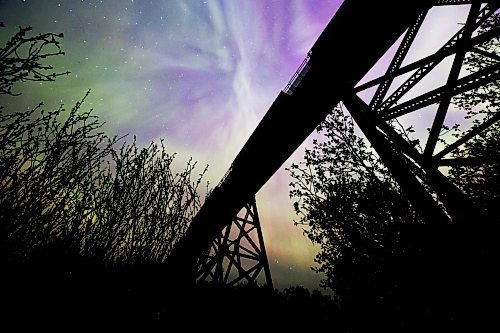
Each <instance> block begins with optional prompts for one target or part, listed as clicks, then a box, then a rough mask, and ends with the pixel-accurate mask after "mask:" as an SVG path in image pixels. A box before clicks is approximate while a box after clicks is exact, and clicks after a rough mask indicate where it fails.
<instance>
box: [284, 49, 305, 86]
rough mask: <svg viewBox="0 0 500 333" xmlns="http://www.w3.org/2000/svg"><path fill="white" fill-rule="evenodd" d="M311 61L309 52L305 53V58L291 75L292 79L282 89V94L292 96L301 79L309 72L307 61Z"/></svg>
mask: <svg viewBox="0 0 500 333" xmlns="http://www.w3.org/2000/svg"><path fill="white" fill-rule="evenodd" d="M310 59H311V51H309V52H308V53H307V56H306V58H305V59H304V61H302V63H301V64H300V66H299V68H298V69H297V70H296V71H295V73H294V74H293V76H292V78H291V79H290V81H289V82H288V84H287V85H286V87H285V89H283V92H284V93H285V94H287V95H290V96H291V95H292V94H293V92H294V91H295V89H296V88H297V87H298V86H299V84H300V82H301V81H302V78H303V77H304V76H306V74H307V72H309V68H310V67H309V65H308V63H309V60H310Z"/></svg>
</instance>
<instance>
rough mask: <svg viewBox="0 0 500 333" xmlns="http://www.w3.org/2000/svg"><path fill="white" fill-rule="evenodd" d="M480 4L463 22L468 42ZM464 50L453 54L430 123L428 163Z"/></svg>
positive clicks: (426, 146) (425, 157)
mask: <svg viewBox="0 0 500 333" xmlns="http://www.w3.org/2000/svg"><path fill="white" fill-rule="evenodd" d="M479 7H480V3H473V4H472V5H471V8H470V11H469V15H468V16H467V21H466V22H465V27H464V32H463V34H462V39H463V40H470V38H471V37H472V33H473V32H474V30H475V26H474V23H475V22H476V17H477V15H478V12H479ZM465 53H466V49H465V48H464V49H460V50H459V51H457V53H456V54H455V58H454V59H453V64H452V65H451V69H450V73H449V75H448V80H447V82H446V85H445V86H444V92H443V95H442V97H441V99H440V102H439V106H438V109H437V112H436V116H435V117H434V121H433V123H432V127H431V131H430V133H429V137H428V139H427V142H426V144H425V149H424V160H428V161H430V160H431V158H432V155H433V154H434V149H435V148H436V143H437V141H438V139H439V135H440V133H441V129H442V128H443V124H444V120H445V118H446V114H447V113H448V108H449V106H450V102H451V99H452V98H453V96H454V93H453V90H454V88H455V86H456V85H457V83H458V76H459V75H460V70H461V69H462V64H463V62H464V59H465Z"/></svg>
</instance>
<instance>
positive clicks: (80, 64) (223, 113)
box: [0, 0, 468, 287]
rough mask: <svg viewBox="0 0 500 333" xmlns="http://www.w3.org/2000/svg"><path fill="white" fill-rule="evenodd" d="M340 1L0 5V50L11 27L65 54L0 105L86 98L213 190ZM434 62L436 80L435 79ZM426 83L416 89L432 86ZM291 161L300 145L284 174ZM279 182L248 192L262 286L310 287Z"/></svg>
mask: <svg viewBox="0 0 500 333" xmlns="http://www.w3.org/2000/svg"><path fill="white" fill-rule="evenodd" d="M341 2H342V1H341V0H207V1H201V0H199V1H197V0H191V1H180V0H163V1H160V0H156V1H139V0H135V1H134V0H108V1H87V0H85V1H84V0H68V1H48V0H37V1H35V0H31V1H30V0H25V1H22V0H6V1H0V21H3V22H4V24H5V25H6V27H7V28H4V29H1V30H0V37H1V38H0V39H1V40H2V42H3V41H4V40H5V39H6V38H7V37H8V36H10V35H12V33H14V32H15V31H16V30H17V26H27V25H31V26H32V27H33V28H34V32H36V33H39V32H56V33H58V32H63V33H64V35H65V38H64V39H63V40H62V48H63V49H64V51H65V52H66V56H64V57H59V58H58V59H57V60H55V59H54V60H52V61H51V63H52V64H53V65H54V67H56V68H57V69H59V70H60V71H61V72H63V71H66V70H69V71H70V72H71V74H70V75H69V76H67V77H61V78H59V79H58V80H57V82H55V83H43V84H40V83H31V84H27V85H25V86H24V87H19V88H20V89H22V91H23V92H24V95H23V96H22V97H20V98H17V99H11V98H7V99H6V98H2V103H3V104H4V105H6V107H7V108H10V109H18V110H22V109H25V108H26V107H28V106H31V107H33V106H35V105H36V104H38V103H39V102H40V101H42V100H43V101H44V102H45V104H46V105H47V109H49V108H50V107H54V108H55V107H56V106H57V105H59V104H60V103H65V104H66V105H67V106H68V107H69V106H70V105H72V104H74V103H75V101H76V100H78V99H80V98H81V97H83V95H84V94H85V92H86V90H87V89H89V88H91V89H92V93H91V96H90V98H89V99H88V102H87V103H86V107H87V108H93V109H94V110H95V114H97V115H99V116H100V117H101V119H102V120H103V121H105V122H106V125H105V129H106V131H107V133H108V134H109V135H114V134H118V135H123V134H127V133H130V134H131V135H136V136H137V139H138V142H139V143H140V144H141V145H146V144H148V143H149V142H151V141H152V140H158V139H159V138H164V139H165V140H166V144H167V146H168V147H169V150H170V152H177V153H178V156H179V157H178V160H179V165H180V164H182V163H184V162H185V161H186V160H187V159H188V158H189V157H191V156H192V157H193V158H194V159H195V160H197V161H198V163H199V166H200V171H201V169H202V168H203V167H204V165H206V164H209V165H210V168H209V172H208V175H207V179H208V180H210V182H211V183H212V184H214V185H215V184H216V183H218V181H219V180H220V179H221V177H222V176H223V174H224V173H225V172H226V170H227V168H228V167H229V165H230V164H231V162H232V160H233V159H234V157H235V156H236V154H237V153H238V151H239V149H240V148H241V147H242V146H243V144H244V143H245V141H246V140H247V139H248V137H249V136H250V134H251V133H252V131H253V129H254V128H255V127H256V126H257V124H258V122H259V120H260V119H261V118H262V117H263V116H264V114H265V112H266V111H267V109H268V107H269V106H270V105H271V103H272V102H273V100H274V99H275V98H276V96H277V95H278V93H279V91H280V90H281V89H283V88H284V87H285V85H286V83H287V82H288V80H289V79H290V78H291V76H292V75H293V73H294V72H295V70H296V68H297V67H298V66H299V64H300V63H301V62H302V60H303V59H304V57H305V55H306V54H307V52H308V50H309V49H310V48H311V46H312V44H313V43H314V41H315V40H316V39H317V37H318V36H319V34H320V33H321V31H322V30H323V29H324V27H325V26H326V24H327V23H328V21H329V20H330V19H331V17H332V16H333V15H334V14H335V11H336V10H337V8H338V7H339V6H340V4H341ZM467 8H468V6H454V9H453V13H451V14H450V13H448V14H445V13H444V11H443V9H442V8H441V9H437V10H436V11H434V12H432V13H430V15H429V17H428V21H429V24H427V25H424V27H423V29H422V31H424V32H425V31H427V32H428V33H429V35H432V36H433V37H432V39H431V40H430V41H429V38H427V39H424V38H422V39H421V40H419V39H418V38H417V41H416V43H415V47H414V49H412V51H411V52H410V54H409V56H408V58H409V60H415V59H416V58H419V57H421V56H424V55H427V54H429V53H430V52H431V51H434V50H435V48H436V47H437V45H438V44H440V43H441V42H442V41H443V40H444V39H447V37H448V36H451V34H453V33H454V32H455V31H456V30H457V29H458V28H460V25H459V24H457V23H458V22H463V21H464V20H465V15H466V13H467ZM433 23H434V24H433ZM436 23H438V24H436ZM434 44H435V46H434ZM394 50H395V49H394ZM389 55H390V52H389V53H388V56H389ZM412 57H413V59H412ZM389 60H390V58H389V57H386V58H385V59H382V60H381V61H380V63H379V65H378V66H376V68H374V70H373V71H372V72H371V73H370V74H369V75H368V77H370V76H373V75H376V74H380V73H381V71H382V70H384V68H386V67H387V64H388V61H389ZM409 60H408V61H409ZM450 60H451V59H448V60H447V62H448V63H449V62H450ZM444 63H445V64H444V65H443V66H441V67H440V68H437V69H436V73H438V72H439V71H446V70H447V68H446V66H447V65H446V61H445V62H444ZM437 77H438V76H435V78H434V79H432V77H431V78H430V80H431V81H430V82H429V81H427V82H425V83H424V84H423V85H424V87H425V88H429V87H430V86H432V85H434V84H437V83H436V82H437V81H438V79H437ZM433 80H434V81H436V82H433ZM421 88H422V87H420V88H418V87H416V90H415V93H417V92H418V89H421ZM410 96H411V95H410ZM424 112H425V111H424ZM414 117H417V118H418V119H423V118H425V117H422V115H421V114H420V113H418V114H416V115H414ZM419 121H420V120H419ZM420 124H421V125H422V127H424V126H427V124H426V122H425V121H423V120H422V121H420ZM417 127H418V126H417ZM279 131H280V129H279V128H277V129H276V133H277V135H279ZM129 139H131V137H130V138H129ZM306 144H307V143H306ZM302 155H303V148H302V147H301V148H299V149H298V150H297V152H296V153H295V155H294V156H292V158H291V159H290V161H289V162H287V163H286V164H285V166H288V165H289V164H290V163H291V160H297V159H299V158H300V157H301V156H302ZM285 166H283V167H282V169H284V167H285ZM289 182H290V178H289V177H288V176H287V173H286V172H285V171H284V170H280V171H278V173H277V174H276V175H275V176H274V177H273V178H272V179H271V180H270V181H269V182H268V183H267V184H266V185H265V186H264V188H263V189H262V190H261V191H260V192H259V193H258V194H257V206H258V209H259V214H260V217H261V221H262V224H263V227H262V228H263V232H264V239H265V242H266V249H267V251H268V256H269V259H270V264H271V270H272V274H273V280H274V282H275V285H277V286H278V287H286V286H288V285H293V284H301V285H305V286H308V287H317V285H318V281H319V279H320V278H321V277H320V276H318V275H317V274H315V273H314V272H312V271H311V270H310V269H309V267H310V266H312V265H314V263H313V257H314V254H315V253H316V251H317V250H316V249H315V248H314V247H313V246H312V245H311V244H310V242H309V240H307V239H306V237H305V236H303V235H302V231H301V229H300V228H298V227H295V226H294V225H293V219H294V213H293V209H292V203H291V200H290V199H289V198H288V183H289Z"/></svg>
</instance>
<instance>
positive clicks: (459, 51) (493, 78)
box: [343, 1, 500, 223]
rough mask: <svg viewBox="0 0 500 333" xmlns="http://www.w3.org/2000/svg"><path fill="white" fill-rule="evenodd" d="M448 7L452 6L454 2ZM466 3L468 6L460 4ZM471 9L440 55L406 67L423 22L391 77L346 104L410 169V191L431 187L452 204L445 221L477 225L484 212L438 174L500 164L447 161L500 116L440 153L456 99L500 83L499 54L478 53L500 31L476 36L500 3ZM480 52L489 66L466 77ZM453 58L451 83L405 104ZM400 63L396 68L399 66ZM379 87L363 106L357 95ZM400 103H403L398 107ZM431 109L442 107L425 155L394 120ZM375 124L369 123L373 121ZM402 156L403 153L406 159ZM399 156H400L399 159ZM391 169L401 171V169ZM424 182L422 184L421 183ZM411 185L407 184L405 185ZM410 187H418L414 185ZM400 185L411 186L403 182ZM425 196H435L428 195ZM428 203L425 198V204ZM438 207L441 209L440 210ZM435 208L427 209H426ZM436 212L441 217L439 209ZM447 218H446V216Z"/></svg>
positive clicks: (380, 146) (490, 159)
mask: <svg viewBox="0 0 500 333" xmlns="http://www.w3.org/2000/svg"><path fill="white" fill-rule="evenodd" d="M447 3H450V1H448V2H447ZM460 3H461V4H462V3H464V2H460ZM469 3H470V4H471V6H470V10H469V13H468V17H467V21H466V22H465V24H464V25H463V27H462V28H461V29H460V30H459V31H458V32H457V33H456V34H455V35H454V36H453V37H452V38H451V39H450V40H449V41H448V42H446V43H445V44H444V45H443V46H442V47H441V48H440V49H439V50H438V51H436V53H434V54H433V55H430V56H428V57H426V58H424V59H421V60H418V61H416V62H414V63H410V64H407V65H405V66H401V64H402V59H401V58H403V59H404V57H405V55H406V53H407V49H408V45H406V44H405V43H404V41H406V40H408V39H413V38H414V35H415V33H416V32H418V29H419V28H420V26H421V24H422V22H421V21H420V20H418V21H417V22H416V23H415V24H414V25H413V26H411V27H410V28H409V29H408V32H407V33H406V36H405V37H404V39H403V43H401V45H400V46H399V49H398V50H397V52H396V54H395V56H394V59H393V61H392V63H391V66H389V69H388V70H387V71H386V73H385V74H384V75H383V76H381V77H379V78H376V79H373V80H371V81H370V82H368V83H365V84H363V85H360V87H357V88H355V89H354V90H353V91H352V92H351V93H349V94H347V95H346V96H345V97H344V99H343V101H344V103H345V105H346V106H347V108H348V109H349V112H351V114H352V115H353V117H354V118H355V119H356V121H357V123H358V125H359V126H360V128H361V129H362V130H363V132H364V133H365V135H366V136H367V138H368V139H369V140H370V142H371V143H372V145H373V146H374V148H375V149H376V150H377V152H378V153H379V154H380V155H381V157H382V159H383V160H385V162H386V164H388V163H389V164H390V161H387V159H388V158H397V159H398V160H399V162H398V163H400V164H401V165H406V166H407V168H408V170H412V171H411V172H408V175H407V176H408V177H410V178H412V180H406V186H407V187H409V189H408V190H410V189H411V188H413V189H415V184H416V185H418V183H422V184H425V185H427V186H429V187H430V188H431V189H432V191H434V193H436V194H437V195H438V196H439V198H440V199H441V200H442V201H444V202H445V203H446V208H445V211H446V213H447V215H448V216H449V217H448V216H442V219H444V220H447V219H448V218H451V220H453V221H456V222H464V223H470V222H471V221H478V220H479V222H484V221H481V212H478V211H477V210H476V209H475V208H474V207H473V206H472V204H471V203H470V202H469V201H468V200H467V199H466V198H465V197H464V196H463V195H462V193H461V192H460V191H459V190H458V189H457V188H456V187H455V186H453V185H452V184H451V183H450V182H449V181H448V180H447V178H446V177H445V176H444V175H443V174H442V173H441V172H440V171H438V167H439V166H450V165H475V164H484V163H500V153H499V155H498V156H485V157H473V158H467V157H465V158H454V159H452V158H446V156H447V155H448V154H450V153H451V152H453V151H456V150H457V149H459V148H460V147H461V146H462V145H463V144H465V143H466V142H467V141H468V140H471V139H472V138H474V137H475V136H476V135H478V134H479V133H481V132H482V131H485V130H486V129H487V128H488V127H490V126H492V125H493V124H494V123H495V122H496V121H498V120H499V119H500V111H499V112H496V113H494V114H490V115H489V116H487V117H485V118H484V119H482V120H481V121H480V122H479V123H477V124H476V125H475V126H474V127H473V128H471V129H470V130H469V131H468V132H466V133H464V134H463V135H462V136H461V137H460V138H457V139H455V141H454V142H447V145H446V146H445V147H444V148H442V149H441V150H440V151H438V152H436V151H435V150H436V147H437V142H438V139H439V137H440V133H441V132H442V130H443V125H444V120H445V117H446V115H447V113H448V110H449V108H450V105H451V101H452V98H453V97H454V96H456V95H458V94H461V93H463V92H467V91H470V90H472V89H478V88H480V87H484V86H487V85H489V84H497V85H498V82H499V80H500V57H499V55H498V54H494V53H489V52H486V51H484V50H481V49H480V48H478V46H480V45H482V44H484V43H486V42H488V41H489V40H491V39H493V38H498V36H499V35H500V30H499V27H498V26H496V27H495V26H493V27H491V29H490V30H489V31H483V32H481V33H478V34H476V35H474V31H476V30H477V29H478V28H479V27H480V26H481V24H482V23H484V22H485V21H486V20H487V19H488V18H489V17H491V16H492V15H493V14H494V13H495V11H497V10H498V2H485V3H483V4H482V3H481V2H477V1H469ZM472 52H476V53H479V54H481V55H482V56H485V57H488V58H489V59H490V61H488V63H486V62H485V63H484V66H483V67H482V68H481V69H479V70H477V71H476V72H474V73H467V74H466V75H463V76H462V77H460V76H459V75H460V73H461V71H463V69H464V59H465V57H466V55H467V53H472ZM450 55H452V56H453V62H452V65H451V68H450V70H449V73H448V77H447V80H446V82H445V83H444V84H443V85H442V86H440V87H437V88H435V89H432V90H430V91H428V92H425V93H422V94H420V95H418V96H415V97H413V98H411V99H409V100H407V101H404V102H400V101H401V100H402V99H403V98H404V97H405V95H406V94H407V93H408V92H410V91H411V89H412V88H413V87H415V86H416V84H417V83H418V82H420V81H421V80H422V79H424V78H425V77H426V75H428V74H429V73H431V72H432V70H433V69H434V68H435V67H436V66H438V65H439V64H440V63H441V62H442V61H443V60H444V59H445V57H447V56H450ZM394 64H395V65H394ZM410 71H414V72H413V73H412V74H411V75H410V77H409V78H407V79H406V80H405V81H404V82H403V83H402V84H401V85H399V86H398V87H395V88H394V89H393V92H392V93H391V94H388V93H387V92H388V86H389V85H391V83H392V82H393V80H394V79H395V78H396V77H398V76H399V75H403V74H405V73H409V72H410ZM376 86H378V88H377V90H376V93H375V95H374V96H373V97H372V99H371V101H370V102H365V101H363V100H362V99H361V98H360V97H359V96H358V95H357V93H359V92H361V91H363V90H365V89H370V88H372V87H376ZM398 103H399V104H398ZM430 105H437V111H436V112H435V114H434V115H431V114H429V115H428V117H433V122H432V127H431V128H430V132H429V135H428V138H427V140H426V142H425V146H424V149H423V151H419V150H417V149H416V147H415V146H414V145H413V144H412V143H411V142H409V140H408V139H406V138H405V137H404V136H403V135H402V133H400V132H398V131H397V130H396V129H395V128H394V127H393V126H392V121H393V120H397V119H398V118H399V117H401V116H404V115H407V114H410V113H413V112H416V111H419V110H421V109H422V108H424V107H426V106H430ZM368 119H369V121H367V120H368ZM389 148H390V149H392V151H391V152H390V155H391V156H390V157H389V156H385V157H384V152H383V151H384V150H387V149H389ZM401 153H402V154H401ZM397 155H398V156H397ZM389 170H391V171H396V172H397V170H395V167H392V168H391V167H390V166H389ZM417 179H418V180H417ZM404 182H405V181H403V183H404ZM409 182H413V183H414V184H412V185H409ZM400 185H402V186H405V184H402V182H401V181H400ZM420 191H421V193H424V194H426V195H427V196H429V194H428V193H426V191H424V190H420ZM417 200H422V197H421V195H420V194H419V199H417ZM434 206H436V205H434ZM425 207H429V206H428V205H425V204H423V205H422V208H425ZM433 209H435V210H436V212H438V210H439V208H436V207H434V208H433ZM441 215H442V214H441Z"/></svg>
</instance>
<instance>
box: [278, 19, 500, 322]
mask: <svg viewBox="0 0 500 333" xmlns="http://www.w3.org/2000/svg"><path fill="white" fill-rule="evenodd" d="M499 17H500V16H499V15H498V14H496V15H493V16H492V17H491V18H490V19H488V20H487V21H486V22H485V23H484V24H483V26H482V28H481V29H483V30H490V29H491V28H492V27H498V24H499ZM497 50H498V38H497V39H493V40H492V41H489V42H487V43H485V44H483V45H482V46H481V48H480V51H478V52H475V53H471V54H469V55H468V57H467V58H466V61H465V64H466V67H468V69H469V70H470V71H476V70H478V69H479V68H482V67H483V66H487V65H489V64H491V63H493V62H496V61H498V59H497V58H495V57H498V55H497V53H496V52H498V51H497ZM499 92H500V89H499V84H498V81H497V82H493V83H491V84H489V85H487V86H485V87H481V88H478V89H475V90H471V91H468V92H467V93H464V94H461V95H458V96H456V97H455V98H454V100H453V103H454V104H455V105H456V106H457V107H459V108H460V109H462V110H463V112H464V113H466V114H467V117H469V118H474V119H476V121H475V125H474V126H477V125H478V124H479V121H481V120H483V119H485V118H487V117H491V116H493V114H495V113H496V112H498V109H499V101H500V100H499V98H498V96H499ZM396 125H398V124H396ZM398 130H399V129H398ZM449 131H451V132H455V135H456V136H459V135H461V130H460V126H459V125H455V126H452V127H451V128H445V129H444V131H443V133H442V137H441V140H442V142H444V143H445V144H446V141H445V140H444V138H445V136H444V134H446V132H449ZM318 132H320V133H321V134H323V139H322V140H313V147H312V148H311V149H306V151H305V155H304V162H302V163H301V164H292V166H291V167H290V168H289V169H288V170H289V173H290V175H291V177H292V178H293V181H292V182H291V183H290V197H291V198H292V199H294V208H295V211H296V213H297V215H298V216H299V220H298V221H296V224H298V225H301V226H304V227H305V228H304V232H305V234H306V235H307V236H308V237H309V238H310V239H311V240H312V241H313V242H314V243H316V244H319V245H320V246H321V249H320V252H319V254H318V255H317V256H316V259H315V260H316V262H317V263H318V264H319V268H317V270H318V271H319V272H322V273H324V274H325V278H324V279H323V281H322V285H323V286H324V287H327V288H331V289H332V290H333V291H334V294H335V296H336V297H337V300H338V301H339V302H340V304H341V305H342V307H343V309H344V310H345V311H346V313H345V314H344V315H345V316H346V317H350V318H351V319H352V320H351V325H354V326H357V328H358V329H360V328H361V329H366V328H367V327H370V325H374V323H375V322H377V321H379V322H380V321H386V324H387V323H388V322H392V324H394V325H395V326H396V327H397V328H398V329H400V330H401V329H402V327H405V325H406V327H407V328H408V327H412V326H411V323H413V324H415V323H422V322H425V321H426V320H428V321H433V320H441V321H442V322H446V321H449V322H453V321H456V320H457V318H458V317H460V315H459V313H461V311H464V310H463V309H461V308H460V307H462V308H466V305H468V304H467V301H466V300H471V299H472V298H471V297H469V296H465V295H466V292H464V293H463V294H462V296H461V298H460V297H459V296H457V295H458V294H459V292H458V291H457V289H458V288H462V289H463V290H469V289H467V288H471V289H474V288H476V290H479V289H480V288H484V289H485V290H487V288H488V287H486V286H488V283H487V282H486V281H487V279H485V278H484V277H482V279H483V285H480V283H479V280H480V279H481V278H479V277H478V276H481V273H480V272H484V270H485V269H484V267H485V266H488V267H491V265H493V264H492V262H490V261H489V260H492V256H493V257H494V253H496V252H495V250H494V249H492V247H489V246H490V245H489V243H488V241H487V239H488V240H489V238H487V237H486V238H481V237H484V236H485V235H486V234H487V233H488V232H485V233H483V234H481V233H480V232H478V233H475V232H473V231H472V230H469V229H468V230H460V229H449V228H445V230H439V229H438V228H437V227H435V226H433V225H430V224H428V223H426V221H423V220H421V218H419V217H418V215H417V212H415V211H414V210H413V208H412V206H411V205H410V204H409V202H408V201H407V200H406V199H405V197H404V194H403V193H401V191H400V189H399V187H398V185H397V183H396V182H395V181H394V180H393V178H392V177H391V175H390V174H389V172H388V170H387V169H386V168H385V167H384V166H383V164H382V163H381V161H380V159H379V158H378V156H377V155H376V154H375V153H374V152H373V150H372V149H371V148H370V147H368V146H367V145H366V143H365V141H364V139H363V138H361V137H360V136H358V135H357V134H356V132H355V126H354V124H353V121H352V119H351V117H350V116H349V115H348V114H347V113H346V112H344V110H343V107H342V105H339V106H338V107H336V108H335V109H334V110H333V112H332V113H331V114H330V115H329V116H328V117H327V119H326V120H325V121H324V122H323V124H322V125H321V126H320V127H319V128H318ZM402 132H403V133H402V134H403V135H406V136H407V139H408V140H410V141H412V142H413V143H415V144H416V145H418V141H417V140H413V139H412V137H411V132H412V130H411V128H409V129H404V128H402ZM499 134H500V125H499V124H498V122H497V123H496V124H495V125H494V126H492V127H490V128H489V129H488V131H485V132H483V133H481V134H480V135H478V136H477V137H475V138H474V139H472V140H470V141H469V142H467V143H466V144H465V145H464V147H463V148H462V149H461V150H458V151H454V152H453V155H454V156H455V157H466V156H467V157H478V158H479V157H481V158H482V159H484V158H486V161H485V162H486V163H478V164H476V165H466V166H452V167H450V168H449V170H448V174H449V176H450V179H451V180H452V181H453V182H454V183H455V184H457V185H458V186H459V187H460V188H461V189H462V191H463V192H464V193H465V194H467V195H468V196H469V197H470V198H471V199H472V200H473V201H474V202H475V203H476V204H477V205H478V206H479V207H480V208H482V210H483V211H485V212H486V213H487V214H488V215H489V216H490V218H491V219H492V220H493V221H494V220H495V218H498V214H499V212H500V211H499V208H498V207H499V206H500V188H499V187H498V184H499V183H500V170H499V163H498V162H499V160H500V158H499V151H500V137H499ZM482 161H484V160H482ZM480 229H481V228H479V229H478V230H480ZM486 236H488V235H486ZM465 244H467V245H465ZM476 274H477V275H476ZM488 281H491V279H489V280H488ZM466 283H470V285H469V286H466ZM475 283H476V284H475ZM455 287H456V288H457V289H454V288H455ZM490 292H491V291H490ZM479 293H481V292H479ZM484 293H487V291H484ZM479 299H480V298H479ZM474 301H478V299H474ZM471 303H472V302H471ZM482 303H483V302H480V303H479V304H482ZM474 304H476V303H474ZM476 306H478V305H477V304H476ZM466 315H470V313H467V314H465V315H464V316H466ZM361 318H364V319H361ZM367 318H368V319H367ZM368 323H370V324H368ZM364 325H367V326H364ZM414 328H415V327H413V329H414ZM371 329H373V327H371Z"/></svg>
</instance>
